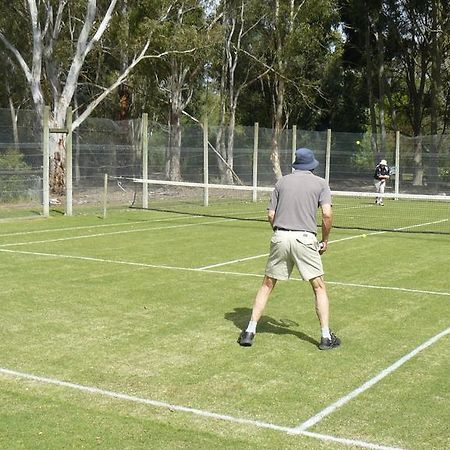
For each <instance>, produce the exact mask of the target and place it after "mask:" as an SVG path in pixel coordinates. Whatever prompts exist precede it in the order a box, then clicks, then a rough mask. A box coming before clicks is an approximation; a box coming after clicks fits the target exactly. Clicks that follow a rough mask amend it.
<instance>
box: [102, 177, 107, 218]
mask: <svg viewBox="0 0 450 450" xmlns="http://www.w3.org/2000/svg"><path fill="white" fill-rule="evenodd" d="M107 207H108V174H107V173H105V174H104V175H103V219H106V209H107Z"/></svg>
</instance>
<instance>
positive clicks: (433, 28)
mask: <svg viewBox="0 0 450 450" xmlns="http://www.w3.org/2000/svg"><path fill="white" fill-rule="evenodd" d="M386 9H387V11H388V13H389V17H390V20H391V37H392V40H393V41H394V42H395V45H396V50H397V52H396V54H395V57H394V58H393V59H392V64H397V65H399V66H400V67H401V68H402V69H403V70H402V72H400V76H403V77H404V79H405V80H406V94H407V99H408V101H407V102H405V104H404V105H403V110H404V111H405V114H406V116H407V118H408V119H409V123H410V127H411V131H412V134H413V136H415V139H414V177H413V185H419V186H421V185H423V183H424V175H425V167H424V161H423V156H424V148H423V142H422V139H421V136H422V135H423V134H432V135H434V136H437V135H438V134H440V133H443V132H444V131H445V129H446V125H447V123H446V120H448V119H447V115H446V108H445V106H444V105H445V99H448V98H449V87H448V85H447V84H445V85H444V83H443V82H442V80H443V79H448V74H449V69H450V68H449V67H448V65H445V64H443V63H444V61H446V60H448V58H449V57H450V55H449V50H450V48H449V39H448V33H449V31H450V22H449V20H450V18H449V5H448V2H447V1H445V0H444V1H442V0H424V1H418V0H397V1H394V0H390V1H387V2H386ZM428 152H429V159H430V164H429V167H428V174H427V175H428V179H429V181H431V183H434V184H436V182H437V176H438V174H437V158H438V152H439V148H438V139H435V140H434V143H433V144H432V145H431V146H430V147H429V148H428Z"/></svg>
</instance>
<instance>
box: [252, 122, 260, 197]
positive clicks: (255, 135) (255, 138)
mask: <svg viewBox="0 0 450 450" xmlns="http://www.w3.org/2000/svg"><path fill="white" fill-rule="evenodd" d="M258 147H259V123H258V122H255V128H254V130H253V170H252V172H253V182H252V185H253V193H252V200H253V202H256V201H257V200H258V189H257V188H258Z"/></svg>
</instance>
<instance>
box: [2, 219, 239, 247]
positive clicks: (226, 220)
mask: <svg viewBox="0 0 450 450" xmlns="http://www.w3.org/2000/svg"><path fill="white" fill-rule="evenodd" d="M235 220H236V219H222V220H212V221H208V222H197V223H186V224H182V225H170V226H164V227H146V228H135V229H133V230H121V231H111V232H110V233H97V234H84V235H81V236H69V237H65V238H57V239H44V240H42V241H29V242H13V243H10V244H0V247H17V246H20V245H28V244H49V243H54V242H63V241H74V240H78V239H88V238H93V237H104V236H114V235H117V234H129V233H138V232H141V231H156V230H171V229H174V228H187V227H196V226H198V225H210V224H214V223H220V222H231V221H235Z"/></svg>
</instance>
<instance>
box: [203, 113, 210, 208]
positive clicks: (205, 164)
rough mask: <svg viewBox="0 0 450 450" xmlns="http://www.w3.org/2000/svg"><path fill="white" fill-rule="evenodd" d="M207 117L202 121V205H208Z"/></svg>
mask: <svg viewBox="0 0 450 450" xmlns="http://www.w3.org/2000/svg"><path fill="white" fill-rule="evenodd" d="M208 142H209V138H208V117H205V119H204V121H203V184H204V190H203V206H209V186H208V184H209V160H208Z"/></svg>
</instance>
